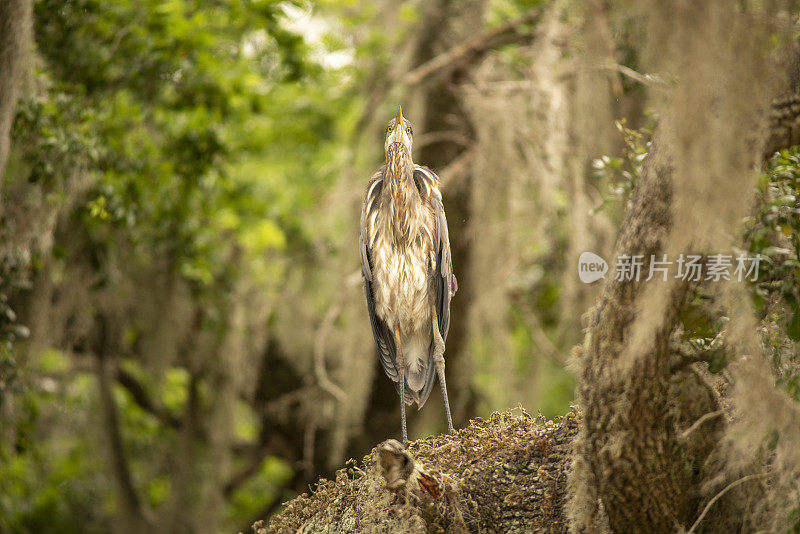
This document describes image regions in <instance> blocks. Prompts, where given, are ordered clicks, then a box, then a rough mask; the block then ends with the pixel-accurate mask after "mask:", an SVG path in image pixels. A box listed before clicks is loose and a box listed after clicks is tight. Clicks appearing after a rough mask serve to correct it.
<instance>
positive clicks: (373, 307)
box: [359, 109, 457, 443]
mask: <svg viewBox="0 0 800 534" xmlns="http://www.w3.org/2000/svg"><path fill="white" fill-rule="evenodd" d="M413 135H414V132H413V130H412V128H411V123H410V122H409V121H408V120H407V119H405V118H403V111H402V109H398V111H397V117H396V118H394V119H392V120H391V121H389V125H388V127H387V128H386V141H385V143H384V147H385V149H386V162H385V163H384V164H383V165H382V166H381V168H380V169H379V170H378V172H376V173H375V174H374V175H373V176H372V178H371V179H370V181H369V184H368V186H367V194H366V196H365V197H364V204H363V207H362V209H361V237H360V239H359V246H360V249H361V273H362V275H363V278H364V289H365V292H366V296H367V309H368V310H369V317H370V321H371V322H372V333H373V335H374V337H375V345H376V346H377V349H378V355H379V356H380V361H381V364H382V365H383V370H384V371H385V372H386V375H387V376H388V377H389V378H390V379H391V380H392V382H394V385H395V388H396V389H397V393H398V394H399V395H400V424H401V427H402V436H403V443H405V442H406V441H408V435H407V431H406V404H409V405H410V404H412V403H413V402H416V403H417V409H420V408H422V406H423V405H424V404H425V401H426V400H428V395H430V392H431V389H432V387H433V381H434V379H435V374H434V369H435V371H436V374H438V375H439V384H440V385H441V387H442V398H443V399H444V409H445V414H446V416H447V428H448V430H449V431H450V433H452V432H453V420H452V418H451V416H450V403H449V402H448V400H447V382H446V381H445V378H444V341H445V339H447V331H448V328H449V326H450V298H451V297H452V296H453V295H454V294H455V292H456V289H457V284H456V278H455V276H454V275H453V264H452V260H451V257H450V239H449V237H448V233H447V219H445V216H444V206H443V205H442V194H441V192H440V191H439V177H438V176H436V174H435V173H434V172H433V171H431V170H430V169H429V168H427V167H422V166H420V165H415V164H414V162H413V161H412V160H411V143H412V140H413Z"/></svg>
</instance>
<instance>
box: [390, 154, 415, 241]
mask: <svg viewBox="0 0 800 534" xmlns="http://www.w3.org/2000/svg"><path fill="white" fill-rule="evenodd" d="M384 191H385V193H386V194H387V195H388V197H389V198H388V201H389V202H388V204H389V206H390V210H391V218H390V221H391V222H390V226H391V231H392V234H393V237H394V241H395V242H396V243H398V244H404V243H407V242H408V241H410V240H411V239H412V236H414V235H415V234H416V225H417V221H418V218H419V217H418V216H417V212H418V207H419V203H420V198H419V194H418V193H417V188H416V186H415V185H414V162H412V161H411V154H409V152H408V150H407V149H406V148H405V147H404V146H402V145H399V144H395V145H392V146H390V147H389V148H388V150H387V151H386V180H385V189H384Z"/></svg>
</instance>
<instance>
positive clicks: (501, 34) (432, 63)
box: [403, 9, 542, 86]
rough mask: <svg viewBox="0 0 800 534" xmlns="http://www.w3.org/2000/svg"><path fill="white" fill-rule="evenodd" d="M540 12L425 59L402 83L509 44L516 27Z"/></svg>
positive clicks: (514, 38) (514, 37)
mask: <svg viewBox="0 0 800 534" xmlns="http://www.w3.org/2000/svg"><path fill="white" fill-rule="evenodd" d="M541 14H542V10H541V9H534V10H531V11H529V12H528V13H526V14H524V15H522V16H520V17H518V18H516V19H514V20H511V21H509V22H507V23H506V24H503V25H502V26H499V27H497V28H493V29H491V30H488V31H485V32H483V33H481V34H478V35H476V36H475V37H472V38H471V39H467V40H466V41H464V42H461V43H459V44H457V45H455V46H453V47H452V48H450V49H449V50H447V51H446V52H443V53H441V54H439V55H438V56H436V57H434V58H432V59H430V60H428V61H426V62H425V63H423V64H422V65H420V66H418V67H417V68H415V69H414V70H412V71H411V72H409V73H408V74H406V75H405V77H403V84H404V85H406V86H413V85H417V84H418V83H420V82H421V81H422V80H424V79H425V78H427V77H429V76H431V75H433V74H436V73H437V72H439V71H442V70H444V69H445V68H448V67H452V66H453V65H454V64H456V63H458V62H460V61H462V60H465V59H466V58H468V57H470V56H472V57H475V56H478V55H480V54H482V53H484V52H486V51H488V50H490V49H492V48H495V47H497V46H502V45H504V44H510V43H513V42H515V41H517V40H519V38H520V35H519V34H518V33H517V32H516V30H517V28H518V27H519V26H522V25H523V24H531V23H534V22H536V21H537V20H538V19H539V17H540V16H541Z"/></svg>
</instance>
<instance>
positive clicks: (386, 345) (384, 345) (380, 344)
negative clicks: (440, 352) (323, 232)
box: [358, 177, 400, 387]
mask: <svg viewBox="0 0 800 534" xmlns="http://www.w3.org/2000/svg"><path fill="white" fill-rule="evenodd" d="M380 187H381V183H380V178H379V177H377V179H375V178H374V179H373V181H371V182H370V186H369V189H368V190H367V198H366V199H365V202H364V207H363V209H362V210H361V234H360V236H359V240H358V241H359V242H358V245H359V250H360V253H361V274H362V277H363V279H364V293H365V296H366V298H367V311H368V312H369V320H370V323H371V324H372V335H373V337H374V338H375V346H376V348H377V349H378V357H379V358H380V361H381V365H382V366H383V370H384V372H385V373H386V376H388V377H389V378H390V379H391V380H392V381H394V382H395V383H397V382H399V380H400V377H399V374H398V372H397V367H396V366H395V361H396V360H395V355H396V349H395V346H394V337H393V336H392V333H391V332H390V331H389V328H388V327H387V326H386V323H384V322H383V321H382V320H381V318H380V317H378V315H377V314H376V312H375V298H374V295H375V293H374V284H375V280H374V279H373V277H372V254H371V253H370V247H369V231H368V228H367V221H368V217H369V215H370V213H368V212H370V211H371V210H374V209H378V204H377V196H378V195H379V194H380ZM395 385H396V386H397V385H398V384H395ZM398 387H399V386H398Z"/></svg>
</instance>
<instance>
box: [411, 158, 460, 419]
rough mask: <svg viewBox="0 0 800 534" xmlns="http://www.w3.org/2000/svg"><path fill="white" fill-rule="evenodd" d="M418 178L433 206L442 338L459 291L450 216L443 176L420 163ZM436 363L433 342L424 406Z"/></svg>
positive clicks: (435, 277)
mask: <svg viewBox="0 0 800 534" xmlns="http://www.w3.org/2000/svg"><path fill="white" fill-rule="evenodd" d="M414 179H415V180H416V182H417V187H418V189H419V191H420V194H421V195H427V200H428V202H430V205H431V207H432V209H433V214H434V225H435V226H434V232H433V247H434V255H435V258H436V266H435V269H434V271H433V273H432V276H433V287H434V290H435V291H436V295H435V297H436V301H435V302H436V316H437V318H438V321H439V332H440V333H441V334H442V339H443V340H447V333H448V331H449V330H450V299H451V298H452V296H453V294H454V293H455V288H456V282H455V276H454V275H453V259H452V257H451V255H450V235H449V232H448V229H447V218H446V217H445V214H444V205H443V204H442V194H441V192H440V191H439V177H438V176H436V174H435V173H434V172H433V171H432V170H430V169H428V168H427V167H421V166H417V167H416V168H415V169H414ZM434 376H435V366H434V363H433V343H431V349H430V356H429V358H428V379H427V380H426V382H425V387H424V388H423V389H422V392H421V393H420V406H421V405H422V404H424V403H425V401H426V400H427V399H428V395H430V392H431V389H432V388H433V380H434Z"/></svg>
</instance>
